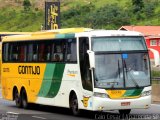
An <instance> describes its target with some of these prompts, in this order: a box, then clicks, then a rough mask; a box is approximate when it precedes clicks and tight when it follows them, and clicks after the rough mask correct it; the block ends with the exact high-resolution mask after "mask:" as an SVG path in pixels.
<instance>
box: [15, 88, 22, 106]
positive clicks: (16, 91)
mask: <svg viewBox="0 0 160 120" xmlns="http://www.w3.org/2000/svg"><path fill="white" fill-rule="evenodd" d="M14 100H15V103H16V106H17V107H19V108H20V107H22V103H21V98H20V95H19V93H18V90H17V89H16V90H15V91H14Z"/></svg>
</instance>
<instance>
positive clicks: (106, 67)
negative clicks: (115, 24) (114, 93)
mask: <svg viewBox="0 0 160 120" xmlns="http://www.w3.org/2000/svg"><path fill="white" fill-rule="evenodd" d="M131 38H133V39H134V40H135V41H136V42H132V40H131ZM109 39H110V40H111V39H112V38H109ZM118 39H119V38H117V42H119V41H120V42H121V43H120V44H123V47H121V46H118V45H117V46H111V44H112V43H111V41H109V42H108V38H106V40H105V38H102V39H100V38H98V39H96V38H94V40H93V43H92V45H93V47H92V48H93V51H95V70H94V77H95V87H98V88H106V89H107V88H108V89H110V88H133V87H136V88H137V87H145V86H149V85H150V70H149V69H150V68H149V57H148V53H147V51H146V52H144V51H143V52H137V50H140V51H142V50H146V47H145V43H144V42H143V39H142V37H140V38H138V37H137V39H136V37H129V38H126V37H125V38H124V39H123V38H122V39H119V40H118ZM115 40H116V38H115V37H114V42H115ZM123 40H124V41H125V42H123ZM97 41H100V42H101V44H102V45H100V42H97ZM102 41H104V44H105V45H107V46H108V48H109V47H112V48H113V49H114V50H113V49H112V51H117V52H111V49H108V48H107V47H103V46H104V44H103V42H102ZM107 42H108V44H107ZM130 42H131V43H132V45H131V47H132V48H131V47H129V46H128V45H129V44H131V43H130ZM97 43H98V44H97ZM110 43H111V44H110ZM115 43H116V42H115ZM96 44H97V45H96ZM109 44H110V45H109ZM116 44H117V43H116ZM125 44H126V45H125ZM99 45H100V46H101V49H99V48H98V47H99ZM116 47H118V48H116ZM107 49H108V50H107ZM120 50H122V51H120ZM131 50H132V52H130V51H131ZM135 50H136V51H135ZM134 51H135V52H134ZM107 52H109V53H107Z"/></svg>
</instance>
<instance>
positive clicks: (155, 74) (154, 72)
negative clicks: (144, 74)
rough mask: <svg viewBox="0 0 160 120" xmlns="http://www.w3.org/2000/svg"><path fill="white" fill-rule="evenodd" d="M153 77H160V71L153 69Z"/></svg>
mask: <svg viewBox="0 0 160 120" xmlns="http://www.w3.org/2000/svg"><path fill="white" fill-rule="evenodd" d="M151 77H152V78H155V77H160V71H154V70H153V71H151Z"/></svg>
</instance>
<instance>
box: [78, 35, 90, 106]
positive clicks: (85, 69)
mask: <svg viewBox="0 0 160 120" xmlns="http://www.w3.org/2000/svg"><path fill="white" fill-rule="evenodd" d="M87 50H89V39H88V38H87V37H83V38H79V63H80V72H81V80H82V86H83V90H82V91H83V101H85V102H86V103H84V107H88V106H89V105H88V100H89V99H90V98H91V96H92V94H93V93H92V91H93V85H92V77H91V70H90V69H89V67H90V65H89V55H88V53H87Z"/></svg>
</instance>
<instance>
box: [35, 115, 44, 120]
mask: <svg viewBox="0 0 160 120" xmlns="http://www.w3.org/2000/svg"><path fill="white" fill-rule="evenodd" d="M32 117H33V118H38V119H43V120H45V119H46V118H44V117H39V116H32Z"/></svg>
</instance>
